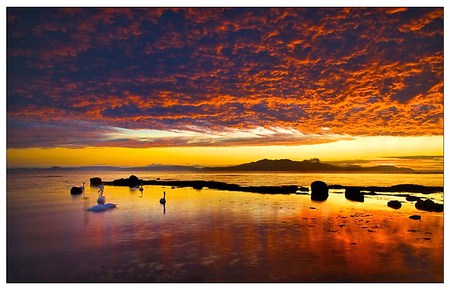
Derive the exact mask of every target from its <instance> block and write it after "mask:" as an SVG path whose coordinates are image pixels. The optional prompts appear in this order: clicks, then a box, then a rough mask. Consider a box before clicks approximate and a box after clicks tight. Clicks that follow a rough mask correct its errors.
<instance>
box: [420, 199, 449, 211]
mask: <svg viewBox="0 0 450 290" xmlns="http://www.w3.org/2000/svg"><path fill="white" fill-rule="evenodd" d="M415 207H416V208H417V209H419V210H423V211H432V212H443V211H444V205H443V204H440V203H435V202H434V201H432V200H431V199H426V200H418V201H417V202H416V204H415Z"/></svg>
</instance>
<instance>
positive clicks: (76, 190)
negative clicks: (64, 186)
mask: <svg viewBox="0 0 450 290" xmlns="http://www.w3.org/2000/svg"><path fill="white" fill-rule="evenodd" d="M82 193H83V188H81V187H78V186H74V187H72V188H71V189H70V194H82Z"/></svg>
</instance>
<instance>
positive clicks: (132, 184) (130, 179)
mask: <svg viewBox="0 0 450 290" xmlns="http://www.w3.org/2000/svg"><path fill="white" fill-rule="evenodd" d="M128 186H129V187H137V186H139V178H137V177H136V176H135V175H130V177H128Z"/></svg>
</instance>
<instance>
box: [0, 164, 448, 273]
mask: <svg viewBox="0 0 450 290" xmlns="http://www.w3.org/2000/svg"><path fill="white" fill-rule="evenodd" d="M133 174H135V175H137V176H138V177H139V178H143V179H155V178H157V177H159V178H161V179H162V180H164V179H178V180H193V179H201V180H217V181H224V182H227V183H237V184H240V185H283V184H288V185H289V184H297V185H303V186H308V185H309V184H310V183H311V182H312V181H314V180H323V181H325V182H327V183H328V184H342V185H363V186H369V185H378V186H384V185H393V184H399V183H414V184H422V185H430V186H431V185H432V186H442V184H443V176H442V175H423V174H421V175H416V174H413V175H409V174H392V175H391V174H351V175H347V174H298V173H282V174H279V173H245V174H236V173H211V174H199V173H195V174H194V173H155V172H133ZM129 175H130V172H57V171H51V172H50V171H32V172H14V171H9V172H8V174H7V258H8V261H7V277H8V281H9V282H15V281H39V282H53V281H62V282H69V281H73V282H109V281H111V282H115V281H117V282H134V281H136V282H147V281H148V282H153V281H180V282H189V281H192V282H202V281H213V282H216V281H226V282H245V281H251V282H266V281H274V282H329V281H331V282H339V281H342V282H350V281H359V282H366V281H368V282H376V281H383V282H385V281H386V282H397V281H407V282H415V281H422V282H433V281H434V282H441V281H443V224H444V221H443V214H442V213H429V212H423V211H418V210H416V209H415V208H414V204H413V203H411V202H406V201H405V199H404V198H400V197H393V196H392V197H391V196H367V197H366V200H365V201H364V203H358V202H351V201H348V200H346V199H345V198H344V196H343V194H342V191H341V192H340V191H334V192H332V193H331V194H330V197H329V198H328V200H327V201H325V202H313V201H311V200H310V196H309V195H268V194H255V193H243V192H228V191H218V190H210V189H203V190H194V189H192V188H171V187H161V186H145V187H144V192H143V194H142V195H141V194H140V192H139V191H138V190H130V189H129V188H126V187H112V186H107V187H106V188H105V196H106V199H107V202H112V203H117V204H118V206H117V209H112V210H109V211H107V212H103V213H93V212H88V211H87V210H86V209H87V208H89V207H91V206H93V205H95V204H96V198H97V188H95V187H92V188H91V187H89V178H90V177H94V176H100V177H101V178H102V179H103V180H113V179H116V178H122V177H128V176H129ZM83 181H84V182H87V187H86V192H85V195H84V196H76V197H73V196H71V195H70V194H69V190H70V188H71V186H73V185H81V183H82V182H83ZM163 191H166V193H167V205H166V207H165V209H164V208H163V207H162V206H161V205H160V204H159V199H160V198H161V197H162V192H163ZM429 197H431V198H433V199H435V200H437V201H440V202H442V200H443V193H438V194H433V195H431V196H429ZM391 199H397V200H400V201H402V202H404V203H403V206H402V208H401V209H400V210H393V209H391V208H388V207H387V206H386V203H387V201H389V200H391ZM412 214H420V215H421V216H422V219H421V221H414V220H411V219H409V218H408V217H409V216H410V215H412Z"/></svg>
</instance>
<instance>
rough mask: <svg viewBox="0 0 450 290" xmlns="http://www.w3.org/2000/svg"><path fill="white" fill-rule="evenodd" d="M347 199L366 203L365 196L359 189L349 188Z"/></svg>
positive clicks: (346, 192) (346, 194)
mask: <svg viewBox="0 0 450 290" xmlns="http://www.w3.org/2000/svg"><path fill="white" fill-rule="evenodd" d="M345 198H346V199H348V200H352V201H359V202H364V194H362V193H361V191H360V190H359V188H355V187H349V188H347V189H346V190H345Z"/></svg>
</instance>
